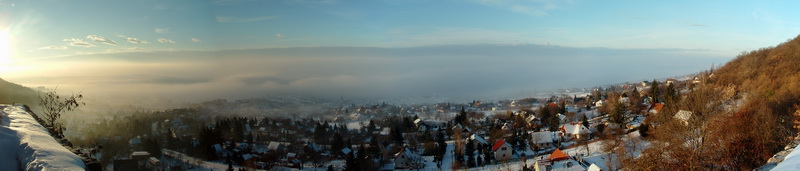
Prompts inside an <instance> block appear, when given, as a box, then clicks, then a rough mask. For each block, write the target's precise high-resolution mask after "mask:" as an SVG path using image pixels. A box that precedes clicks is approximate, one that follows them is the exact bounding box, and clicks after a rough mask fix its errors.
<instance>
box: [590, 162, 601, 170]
mask: <svg viewBox="0 0 800 171" xmlns="http://www.w3.org/2000/svg"><path fill="white" fill-rule="evenodd" d="M586 170H587V171H600V170H602V169H600V166H597V165H596V164H594V163H592V165H590V166H589V168H587V169H586Z"/></svg>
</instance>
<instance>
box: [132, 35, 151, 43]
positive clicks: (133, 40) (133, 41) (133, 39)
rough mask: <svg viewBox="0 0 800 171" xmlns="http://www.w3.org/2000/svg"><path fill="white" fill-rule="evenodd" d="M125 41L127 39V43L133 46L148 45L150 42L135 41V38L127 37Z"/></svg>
mask: <svg viewBox="0 0 800 171" xmlns="http://www.w3.org/2000/svg"><path fill="white" fill-rule="evenodd" d="M126 39H127V41H128V42H129V43H133V44H147V43H150V42H147V41H144V40H140V39H137V38H133V37H127V38H126Z"/></svg>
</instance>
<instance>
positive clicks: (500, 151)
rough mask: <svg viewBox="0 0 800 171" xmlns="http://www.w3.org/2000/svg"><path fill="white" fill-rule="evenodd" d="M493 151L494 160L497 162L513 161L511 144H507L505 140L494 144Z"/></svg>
mask: <svg viewBox="0 0 800 171" xmlns="http://www.w3.org/2000/svg"><path fill="white" fill-rule="evenodd" d="M492 151H494V159H495V160H497V161H503V160H508V159H511V155H513V153H514V152H513V151H514V150H513V148H511V144H508V143H506V141H505V140H503V139H500V140H497V142H496V143H494V145H493V146H492Z"/></svg>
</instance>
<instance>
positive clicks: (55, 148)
mask: <svg viewBox="0 0 800 171" xmlns="http://www.w3.org/2000/svg"><path fill="white" fill-rule="evenodd" d="M0 109H1V110H0V147H2V148H0V161H3V163H2V164H0V170H84V169H85V168H86V166H85V165H84V164H83V161H82V160H81V158H80V157H78V155H75V154H74V153H72V152H70V151H69V150H67V149H66V148H64V146H61V144H59V143H58V141H56V140H55V139H54V138H53V137H52V136H50V133H49V132H48V131H47V129H46V128H44V127H43V126H42V125H40V124H39V123H38V122H36V120H34V119H33V117H31V115H30V114H28V112H26V111H25V109H24V108H23V107H22V106H13V105H0Z"/></svg>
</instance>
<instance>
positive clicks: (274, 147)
mask: <svg viewBox="0 0 800 171" xmlns="http://www.w3.org/2000/svg"><path fill="white" fill-rule="evenodd" d="M280 147H281V143H279V142H275V141H272V142H269V145H268V146H267V148H268V149H269V150H272V151H275V150H278V148H280Z"/></svg>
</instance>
